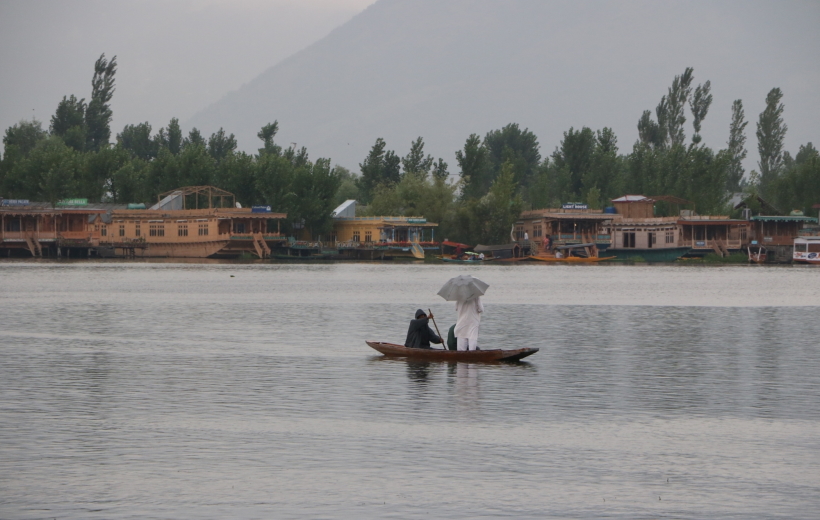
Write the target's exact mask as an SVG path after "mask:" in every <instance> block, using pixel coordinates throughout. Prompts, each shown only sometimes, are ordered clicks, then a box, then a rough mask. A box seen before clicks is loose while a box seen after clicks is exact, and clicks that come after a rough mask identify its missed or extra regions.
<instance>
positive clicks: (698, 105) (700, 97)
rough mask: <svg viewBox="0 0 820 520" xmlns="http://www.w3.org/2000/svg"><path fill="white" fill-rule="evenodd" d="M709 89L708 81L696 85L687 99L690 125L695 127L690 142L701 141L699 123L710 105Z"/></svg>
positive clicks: (696, 142) (710, 85)
mask: <svg viewBox="0 0 820 520" xmlns="http://www.w3.org/2000/svg"><path fill="white" fill-rule="evenodd" d="M711 90H712V83H711V82H710V81H707V82H706V83H704V84H703V85H698V86H697V88H696V89H695V95H694V97H693V98H692V99H691V100H690V101H689V108H690V109H691V110H692V126H693V127H694V128H695V133H693V134H692V144H698V143H700V141H701V137H700V125H701V123H702V122H703V120H704V119H705V118H706V113H707V112H709V107H710V106H711V105H712V94H711V93H710V91H711Z"/></svg>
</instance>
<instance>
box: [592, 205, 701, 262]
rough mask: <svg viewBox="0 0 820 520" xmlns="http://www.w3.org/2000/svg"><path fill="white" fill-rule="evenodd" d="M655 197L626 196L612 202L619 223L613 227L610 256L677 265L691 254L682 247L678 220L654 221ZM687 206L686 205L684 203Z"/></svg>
mask: <svg viewBox="0 0 820 520" xmlns="http://www.w3.org/2000/svg"><path fill="white" fill-rule="evenodd" d="M655 201H656V198H655V197H652V198H650V197H644V196H643V195H624V196H623V197H619V198H617V199H613V200H612V204H613V205H614V207H615V209H616V211H617V212H618V215H620V216H621V218H620V219H617V220H613V221H612V224H611V225H610V234H611V236H612V245H610V246H609V248H608V249H607V250H606V254H607V256H613V257H615V259H617V260H641V261H645V262H674V261H675V260H677V259H678V258H680V257H682V256H683V255H685V254H686V253H688V252H689V249H690V248H689V247H688V246H686V245H682V244H681V234H680V228H679V227H678V217H655V216H654V213H655V209H654V208H655ZM684 202H685V201H684Z"/></svg>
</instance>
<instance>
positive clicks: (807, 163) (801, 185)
mask: <svg viewBox="0 0 820 520" xmlns="http://www.w3.org/2000/svg"><path fill="white" fill-rule="evenodd" d="M769 197H770V199H771V201H772V202H774V204H775V205H776V206H777V207H779V208H781V209H783V210H799V211H802V212H803V213H805V214H806V215H810V214H811V215H817V210H815V209H813V208H812V206H813V205H815V204H817V203H818V202H819V201H820V154H818V151H817V149H816V148H815V147H814V146H813V145H812V144H811V143H807V144H806V145H801V146H800V149H799V151H798V152H797V155H796V156H795V158H794V160H792V161H789V164H788V166H787V167H784V171H783V173H782V174H781V175H780V176H778V177H777V178H776V179H774V180H773V181H772V183H771V184H770V186H769Z"/></svg>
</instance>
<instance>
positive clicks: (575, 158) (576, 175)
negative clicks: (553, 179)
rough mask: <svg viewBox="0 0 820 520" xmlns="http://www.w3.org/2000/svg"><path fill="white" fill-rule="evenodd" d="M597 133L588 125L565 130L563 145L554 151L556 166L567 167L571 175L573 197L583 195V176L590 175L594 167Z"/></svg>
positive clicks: (553, 160) (570, 187)
mask: <svg viewBox="0 0 820 520" xmlns="http://www.w3.org/2000/svg"><path fill="white" fill-rule="evenodd" d="M596 144H597V142H596V140H595V133H594V132H593V131H592V130H591V129H589V128H588V127H586V126H585V127H583V128H582V129H581V130H578V131H576V130H575V129H574V128H570V129H569V130H568V131H566V132H564V139H563V140H562V141H561V146H560V147H556V148H555V151H554V152H553V153H552V162H553V164H554V166H555V168H558V169H566V170H567V171H568V172H569V175H570V186H569V189H570V193H569V195H571V196H573V197H580V196H581V191H582V190H581V188H582V184H583V181H582V179H583V177H584V176H588V175H589V172H590V170H591V168H592V163H593V160H594V155H595V147H596Z"/></svg>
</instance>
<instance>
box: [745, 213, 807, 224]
mask: <svg viewBox="0 0 820 520" xmlns="http://www.w3.org/2000/svg"><path fill="white" fill-rule="evenodd" d="M752 220H755V221H759V222H817V218H816V217H807V216H804V215H758V216H756V217H752Z"/></svg>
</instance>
